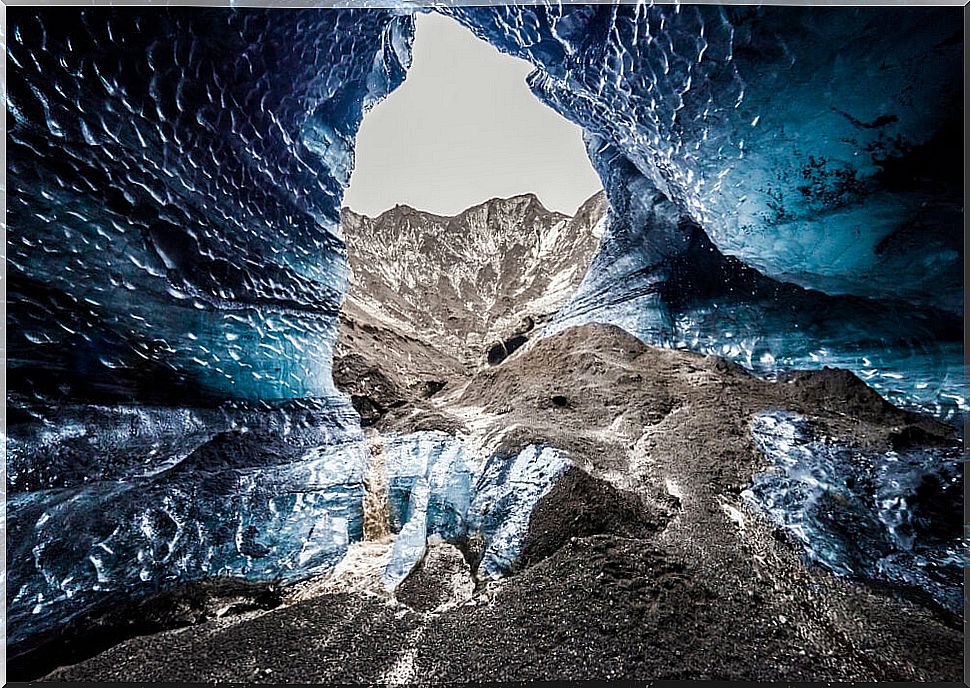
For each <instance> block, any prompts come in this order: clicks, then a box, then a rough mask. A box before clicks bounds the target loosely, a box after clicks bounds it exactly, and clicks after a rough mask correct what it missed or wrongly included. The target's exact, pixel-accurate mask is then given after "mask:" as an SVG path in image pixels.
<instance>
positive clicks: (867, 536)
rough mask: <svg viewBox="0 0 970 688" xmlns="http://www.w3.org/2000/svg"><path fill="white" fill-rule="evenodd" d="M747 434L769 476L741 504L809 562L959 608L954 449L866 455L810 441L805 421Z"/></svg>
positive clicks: (782, 415)
mask: <svg viewBox="0 0 970 688" xmlns="http://www.w3.org/2000/svg"><path fill="white" fill-rule="evenodd" d="M751 433H752V435H753V437H754V440H755V444H756V445H757V447H758V448H759V449H760V450H761V452H763V453H764V455H765V457H766V458H767V459H769V460H770V461H771V462H772V464H773V466H774V468H775V470H773V471H769V472H766V473H762V474H760V475H758V476H756V477H755V479H754V482H753V484H752V485H751V487H750V488H748V489H747V490H745V492H744V498H745V500H746V501H748V502H749V503H751V504H752V505H754V506H755V507H756V508H758V509H760V510H762V511H764V512H765V513H766V514H767V515H768V517H769V518H770V519H771V520H772V521H773V522H775V523H776V524H777V525H778V526H780V527H781V528H783V529H784V530H785V532H787V533H788V534H789V535H790V536H792V538H793V539H794V540H795V541H797V542H798V543H799V544H800V545H801V546H802V547H803V548H804V550H805V553H806V555H807V556H808V558H809V559H811V560H812V561H815V562H818V563H819V564H821V565H822V566H824V567H826V568H828V569H830V570H832V571H835V572H836V573H840V574H843V575H848V576H854V577H857V578H862V579H867V578H868V579H874V580H879V581H888V582H892V583H896V584H899V585H902V586H904V587H909V588H911V589H919V590H923V591H925V592H927V593H929V594H930V595H931V596H932V597H933V598H934V599H935V600H936V601H937V602H938V603H939V604H941V605H942V606H944V607H945V608H947V609H949V610H950V611H952V612H954V613H960V611H961V610H962V609H963V569H964V552H965V551H966V543H965V542H964V539H963V516H962V515H963V480H962V468H963V467H962V465H961V452H960V450H959V448H958V447H939V448H932V449H900V450H899V451H888V452H883V453H877V452H865V451H861V450H858V449H854V448H852V447H849V446H844V445H841V444H838V443H835V442H832V441H829V440H826V439H823V438H820V437H818V436H817V433H816V432H815V431H813V429H812V427H811V425H810V423H808V421H807V420H806V419H805V418H802V417H800V416H798V415H796V414H792V413H786V412H770V413H763V414H761V415H759V416H758V417H757V418H755V420H754V422H753V424H752V428H751Z"/></svg>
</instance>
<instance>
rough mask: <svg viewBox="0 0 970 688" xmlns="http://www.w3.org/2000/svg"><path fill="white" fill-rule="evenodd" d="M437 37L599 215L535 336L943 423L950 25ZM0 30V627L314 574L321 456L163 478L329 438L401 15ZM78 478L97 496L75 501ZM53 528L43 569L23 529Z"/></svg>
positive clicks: (16, 13) (666, 21)
mask: <svg viewBox="0 0 970 688" xmlns="http://www.w3.org/2000/svg"><path fill="white" fill-rule="evenodd" d="M442 11H443V12H445V13H447V14H449V15H451V16H452V17H454V18H455V19H456V20H458V21H459V22H461V23H462V24H463V25H465V26H466V27H468V28H470V29H471V30H472V31H474V32H475V33H476V34H477V35H479V36H480V37H482V38H484V39H485V40H487V41H489V42H490V43H491V44H492V45H494V46H496V47H497V48H498V49H500V50H502V51H506V52H508V53H511V54H513V55H516V56H519V57H521V58H524V59H526V60H528V61H530V62H531V63H532V64H534V65H535V71H533V72H532V74H531V75H530V77H529V79H528V81H529V85H530V87H531V88H532V90H533V92H534V93H535V95H536V96H537V97H538V98H539V99H541V100H542V101H543V102H545V103H547V104H548V105H550V106H551V107H553V108H554V109H555V110H557V111H558V112H559V113H561V114H562V115H563V116H565V117H566V118H568V119H570V120H571V121H573V122H575V123H577V124H578V125H580V126H581V127H582V128H583V129H584V131H585V132H586V143H587V148H588V151H589V155H590V158H591V160H592V162H593V164H594V166H595V168H596V169H597V171H598V173H599V175H600V177H601V178H602V180H603V185H604V188H605V189H606V191H607V194H608V197H609V201H610V205H611V210H610V214H609V218H608V224H607V231H606V235H605V237H604V242H603V248H602V251H601V254H600V255H599V256H598V258H597V259H596V260H595V261H594V264H593V266H592V267H591V269H590V271H589V273H588V275H587V277H586V279H585V281H584V283H583V285H582V286H581V288H580V290H579V293H578V294H577V295H576V296H575V298H574V299H573V301H572V302H571V303H570V304H569V305H568V306H567V307H566V308H565V309H564V310H563V312H562V313H561V314H560V316H559V319H558V324H557V327H564V326H567V325H569V324H572V323H576V322H584V321H589V320H599V321H607V322H614V323H617V324H620V325H621V326H623V327H625V328H627V329H629V330H630V331H632V332H634V333H636V334H637V335H639V336H641V337H642V338H643V339H645V340H646V341H649V342H654V343H659V344H664V345H668V346H682V347H687V348H692V349H696V350H700V351H712V352H717V353H720V354H721V355H725V356H727V357H729V358H733V359H735V360H738V361H740V362H742V363H744V364H746V365H748V366H750V367H752V368H757V369H761V370H764V371H767V372H770V371H771V370H773V369H776V368H784V367H798V366H811V367H818V366H821V365H838V366H844V367H848V368H850V369H852V370H854V371H856V372H857V373H858V374H860V376H862V377H863V378H864V379H866V380H867V381H868V382H869V383H870V384H872V385H873V386H875V387H876V388H877V389H879V390H880V391H881V392H882V393H883V394H885V395H886V396H887V397H889V398H890V399H892V400H894V401H897V402H901V403H905V404H908V405H912V406H918V407H922V408H925V409H927V410H929V411H931V412H933V413H936V414H937V415H940V416H943V417H946V416H948V415H950V416H952V414H953V413H955V412H958V411H959V410H962V409H964V408H965V402H964V399H963V396H962V394H963V373H962V368H961V365H962V348H961V342H960V339H961V327H960V323H961V313H962V308H963V295H962V262H963V241H962V231H961V227H962V198H961V187H962V184H961V179H962V177H961V174H962V173H961V172H960V170H961V169H962V165H961V164H960V163H961V151H962V146H961V145H960V141H961V140H962V139H961V136H962V133H961V132H962V129H961V124H960V123H961V120H962V115H963V112H962V97H963V93H962V71H961V70H962V50H963V36H962V29H961V26H962V21H961V17H962V15H961V14H960V10H959V9H958V8H949V9H940V8H933V9H930V8H905V9H890V8H779V7H772V8H758V7H740V6H738V7H716V6H680V7H678V6H648V5H644V4H630V5H614V6H609V5H598V6H581V5H558V4H540V5H536V6H497V7H475V8H472V7H468V8H450V9H446V10H442ZM7 16H8V21H9V25H8V36H9V41H8V46H7V50H8V53H7V56H8V75H7V88H8V100H7V112H8V118H7V123H8V127H9V130H8V138H7V145H8V148H7V151H8V153H7V154H8V158H7V160H8V168H7V182H8V201H9V202H8V227H9V232H8V245H7V275H8V280H9V282H8V316H7V318H8V319H7V325H8V337H7V339H8V347H9V349H8V384H9V396H10V402H9V403H10V410H9V422H10V430H9V433H10V434H9V444H8V462H9V463H8V471H9V476H8V484H9V485H10V490H11V495H12V496H11V498H10V503H9V505H8V506H9V510H10V513H11V514H12V517H11V518H12V522H11V524H10V526H9V528H10V534H11V542H12V543H15V544H13V545H12V549H11V553H10V557H11V560H12V561H20V560H23V561H24V562H28V563H30V564H31V566H33V568H31V566H28V568H29V569H30V570H29V571H26V572H20V573H18V572H17V571H13V572H11V573H10V581H9V583H10V585H9V587H10V590H11V595H13V596H14V597H13V598H11V599H12V602H11V611H12V613H13V614H14V617H16V613H17V610H18V609H20V610H25V611H24V612H23V613H28V614H29V613H30V610H31V609H33V610H34V611H37V610H38V609H47V608H48V607H46V606H45V605H47V604H48V603H50V601H51V600H52V599H54V598H56V599H61V600H64V599H68V598H72V596H83V595H86V594H89V593H90V591H91V590H92V589H97V588H98V586H101V587H102V588H104V589H108V588H110V587H111V586H112V585H115V586H116V587H117V586H118V585H120V584H118V583H117V581H114V582H112V581H113V579H112V576H116V577H121V578H123V579H124V580H128V579H129V578H130V579H132V580H136V581H137V580H141V581H147V580H153V576H157V575H162V574H161V573H159V572H165V571H168V572H171V571H172V570H178V571H212V570H237V569H238V568H239V567H243V568H245V566H247V565H249V564H251V563H252V554H251V553H252V552H256V551H262V550H261V549H260V548H263V549H266V548H267V547H268V548H269V549H266V551H273V552H276V550H274V549H273V548H274V547H276V546H277V545H276V544H275V542H270V543H267V542H266V541H265V540H264V541H261V542H255V541H252V542H251V540H252V539H253V531H252V530H250V528H255V529H256V532H276V531H274V528H275V526H273V525H272V524H273V523H276V522H277V521H274V520H273V519H277V520H279V519H281V518H282V517H281V516H280V514H284V515H285V514H290V515H293V514H298V515H302V516H301V517H294V518H291V519H290V520H289V521H286V522H287V523H288V524H289V526H288V527H292V528H294V529H295V530H294V531H293V533H291V534H292V535H293V539H294V540H297V541H298V540H300V539H301V538H303V542H304V545H303V546H304V549H303V550H300V551H297V552H289V553H288V554H286V556H288V557H290V559H288V561H289V560H292V561H295V562H298V564H299V565H303V564H305V563H306V562H307V561H309V562H310V564H311V565H313V564H314V562H321V561H325V560H326V559H327V557H328V556H329V554H328V553H330V552H331V551H330V550H328V549H327V547H328V546H330V545H331V544H332V541H327V542H328V543H329V544H326V543H324V544H321V545H320V546H319V547H318V548H316V549H313V543H312V542H309V543H307V541H306V537H305V534H303V530H301V529H309V532H315V531H313V525H312V522H311V521H312V520H313V519H315V518H318V515H313V514H312V509H311V506H312V502H313V500H314V499H316V498H321V499H322V497H320V495H324V494H327V490H328V489H330V488H332V487H333V485H334V484H336V483H335V482H334V481H337V482H340V481H341V480H343V478H341V477H340V476H339V475H338V476H336V477H334V476H335V474H334V473H333V471H332V470H331V468H332V466H331V464H329V463H328V461H331V459H332V457H330V458H327V457H322V456H316V457H314V456H308V455H301V457H302V458H300V459H299V461H298V462H297V463H296V464H288V465H287V467H286V468H285V469H283V468H274V469H272V470H266V471H263V472H261V473H247V472H246V471H244V470H242V469H251V468H253V467H254V466H256V467H259V466H262V465H263V464H261V463H259V461H263V462H265V461H266V459H265V457H264V458H261V459H259V460H258V461H257V459H256V458H254V456H253V455H248V454H247V455H244V456H242V457H240V456H239V455H237V454H233V455H232V456H229V455H228V454H225V453H220V450H219V449H218V446H216V447H215V448H213V447H211V446H208V445H206V446H207V447H208V448H207V449H206V450H205V451H206V452H208V453H209V454H213V456H215V457H216V459H214V460H217V461H218V463H219V466H221V468H220V470H221V471H223V473H219V472H218V471H217V472H211V471H209V472H207V473H206V476H207V478H206V480H198V479H195V478H193V477H192V476H191V475H190V470H189V469H190V468H191V466H192V465H194V464H193V463H192V461H189V462H188V464H186V463H185V462H184V461H183V459H185V458H186V456H187V455H188V456H189V457H190V458H191V457H192V456H195V458H194V459H193V461H196V462H198V461H202V460H203V458H204V457H202V456H201V455H200V456H196V455H195V454H191V452H192V451H193V448H195V447H199V446H200V444H201V443H202V442H204V441H207V440H208V439H209V438H211V437H212V436H213V434H214V433H217V432H227V433H237V434H238V433H243V434H245V433H255V435H256V436H262V435H260V433H264V434H265V435H266V436H270V435H272V436H274V437H280V436H283V437H287V438H289V439H288V440H287V442H290V444H291V445H293V446H299V447H307V446H313V445H314V444H320V443H321V442H322V440H321V439H320V438H321V437H323V438H324V439H327V438H330V439H332V437H336V436H340V437H356V436H358V435H359V428H357V427H356V425H355V422H354V418H353V417H352V413H351V412H349V411H347V408H346V404H344V402H343V401H342V400H341V399H340V398H339V397H338V396H337V395H336V392H335V390H334V388H333V385H332V381H331V376H330V359H331V346H332V342H333V338H334V333H335V316H336V313H337V311H338V309H339V306H340V300H341V297H342V294H343V292H344V290H345V288H346V283H347V265H346V256H345V252H344V248H343V245H342V242H341V240H340V239H339V238H338V209H339V207H340V204H341V198H342V195H343V193H344V190H345V188H346V186H347V183H348V181H349V177H350V173H351V170H352V167H353V159H354V158H353V147H354V137H355V134H356V132H357V129H358V126H359V124H360V122H361V119H362V116H363V113H364V112H365V111H366V109H367V108H369V107H370V106H372V105H374V104H375V103H377V102H378V101H379V100H380V99H382V98H383V97H384V96H385V95H387V93H389V92H390V91H391V90H393V89H394V88H395V87H397V86H398V85H399V84H400V83H401V82H402V80H403V78H404V76H405V73H406V70H407V67H408V64H409V61H410V45H411V41H412V39H413V16H412V15H411V14H409V13H408V12H406V11H403V10H390V9H341V10H299V11H297V10H287V11H271V10H255V9H253V10H250V9H246V10H225V9H207V10H199V9H187V8H166V9H164V10H160V9H156V8H138V9H134V8H119V9H111V8H84V9H70V10H67V9H63V8H44V9H39V8H29V9H28V8H10V10H9V12H8V15H7ZM260 409H263V410H264V413H260ZM355 433H356V435H355ZM252 436H253V435H247V437H252ZM294 438H295V439H294ZM330 439H327V441H330ZM247 441H248V440H247ZM139 447H140V448H141V449H143V450H144V451H141V453H138V451H135V449H137V448H139ZM133 448H135V449H133ZM286 451H289V450H283V449H280V450H279V452H278V454H277V458H279V460H280V465H282V464H283V463H284V459H285V458H286V457H287V456H289V455H288V454H287V453H286ZM348 451H349V450H348ZM135 455H137V456H138V457H140V458H139V459H138V461H135V460H134V459H133V458H132V457H133V456H135ZM207 456H208V454H207ZM280 457H282V458H280ZM209 459H212V456H209ZM345 459H346V460H342V462H338V463H340V465H341V471H349V472H350V473H353V474H354V475H357V473H355V471H357V472H359V471H360V470H362V469H361V467H360V460H362V459H360V457H358V456H357V455H356V454H354V455H353V456H351V457H350V458H347V457H345ZM180 462H181V463H180ZM247 462H248V463H247ZM186 466H188V467H189V468H186ZM347 466H351V467H352V468H347ZM241 475H243V476H250V475H258V477H254V478H252V480H250V482H248V483H246V484H245V485H244V486H243V487H244V488H245V489H242V488H239V486H238V484H237V483H236V482H232V481H237V482H238V481H239V480H241V478H240V476H241ZM227 476H229V477H227ZM230 478H231V479H230ZM104 480H108V481H111V480H114V481H117V482H114V483H112V482H99V483H98V485H100V487H99V488H98V489H101V490H107V491H108V492H110V495H108V494H100V493H97V494H95V493H92V492H90V490H88V491H84V490H82V489H81V488H80V486H82V485H84V484H86V483H88V482H90V481H104ZM246 480H249V478H246ZM348 480H349V478H348ZM207 481H208V482H207ZM294 481H295V482H296V483H299V484H301V485H304V486H309V487H305V488H304V489H305V490H306V491H307V493H308V496H306V497H305V499H304V497H303V496H302V495H301V498H300V499H299V500H294V499H292V498H291V497H292V494H291V493H292V490H291V489H290V486H292V484H294ZM244 482H245V481H244ZM345 482H346V481H345ZM229 483H232V485H234V486H235V487H233V488H232V490H230V489H229V488H226V487H225V486H226V485H227V484H229ZM153 490H154V492H153ZM220 490H222V492H219V491H220ZM125 491H127V492H125ZM122 493H124V494H127V495H128V496H127V497H125V496H124V494H122ZM153 494H154V495H157V501H158V504H157V505H156V506H154V507H152V509H154V510H153V511H151V512H150V513H149V512H148V511H145V509H148V507H147V506H143V505H144V504H147V503H149V502H151V501H152V499H154V497H151V495H153ZM213 494H218V495H221V496H219V497H218V498H217V497H213V496H212V495H213ZM240 494H242V495H244V496H243V497H240V496H239V495H240ZM266 494H269V495H284V494H285V495H288V496H287V497H286V498H285V499H284V498H283V497H278V498H277V497H271V498H265V499H264V498H262V497H260V495H264V496H265V495H266ZM119 495H121V496H119ZM314 495H315V496H314ZM109 497H110V498H111V499H113V500H114V501H112V502H111V504H113V505H114V506H112V507H110V509H109V508H108V507H105V506H104V505H105V504H106V503H107V502H106V501H105V500H108V499H109ZM352 497H353V495H350V496H348V497H347V498H348V499H350V498H352ZM260 499H262V501H260ZM274 499H275V500H276V501H273V500H274ZM206 500H208V501H206ZM247 500H248V501H247ZM267 500H269V501H267ZM200 504H208V507H207V509H208V510H206V509H203V511H205V513H195V512H196V511H198V510H199V508H200V507H199V505H200ZM308 505H309V506H308ZM209 507H211V508H209ZM111 509H116V511H111ZM139 509H143V510H142V511H139ZM193 509H195V511H193ZM104 513H109V514H110V517H109V516H104V517H103V518H102V519H101V520H100V521H99V520H98V518H97V517H96V516H97V514H104ZM213 513H219V514H220V515H221V517H220V520H221V523H218V522H214V521H213V519H212V514H213ZM51 514H54V516H56V518H54V520H50V519H51ZM58 514H60V516H58ZM72 514H73V516H72ZM71 518H74V519H75V521H76V523H77V524H82V525H83V528H82V525H77V528H78V531H77V532H78V537H77V538H76V541H72V542H71V543H64V542H58V541H57V539H56V533H52V532H47V531H45V530H44V529H45V528H47V529H56V530H58V531H59V532H64V528H69V527H71V525H70V524H71V523H72V521H71ZM301 518H303V520H301ZM284 520H285V519H284ZM48 521H49V522H48ZM331 521H333V519H331ZM82 522H83V523H82ZM45 523H47V525H46V526H45V525H44V524H45ZM118 523H122V524H126V525H124V526H118V527H117V528H116V529H115V530H112V528H115V525H117V524H118ZM226 523H229V524H230V525H226ZM328 523H329V524H330V525H329V526H328V527H331V526H333V527H337V526H335V525H334V523H335V522H328ZM186 524H190V525H191V528H188V527H187V526H186ZM254 524H256V525H254ZM338 525H339V524H338ZM343 527H344V531H343V532H346V522H345V523H344V524H343ZM18 528H19V529H20V530H18ZM125 528H127V529H128V530H124V529H125ZM227 528H228V529H229V530H228V531H227V530H226V529H227ZM233 528H234V529H235V530H233ZM99 529H101V530H99ZM118 529H121V530H118ZM82 530H84V534H83V536H82V535H81V531H82ZM325 530H326V529H322V530H321V532H323V531H325ZM102 531H103V532H102ZM189 531H191V533H189ZM224 531H225V532H224ZM327 532H329V531H327ZM166 533H169V535H166ZM187 533H188V534H187ZM14 536H17V537H16V538H15V537H14ZM17 538H19V540H18V539H17ZM112 538H114V539H112ZM139 538H140V539H139ZM247 538H248V539H247ZM281 539H282V536H281ZM139 542H143V543H147V544H143V545H142V544H138V543H139ZM160 542H161V543H164V546H162V545H160V544H159V543H160ZM240 543H242V544H240ZM325 545H326V546H325ZM280 546H281V547H282V545H280ZM59 547H60V548H61V549H58V548H59ZM306 547H309V548H310V549H309V550H306ZM65 548H66V549H65ZM126 548H129V549H131V552H130V557H129V559H127V560H126V559H125V556H127V555H126V554H125V552H126V551H127V549H126ZM220 548H222V549H220ZM66 550H70V551H66ZM247 551H248V552H250V554H246V552H247ZM45 552H46V553H45ZM274 556H275V555H274ZM247 557H249V559H247ZM106 558H107V559H111V560H112V561H116V562H121V563H116V564H115V565H114V566H115V569H112V568H111V566H110V565H109V563H110V562H109V563H105V562H106ZM281 558H285V557H284V556H283V554H282V553H280V554H279V557H278V558H277V560H278V561H279V560H281ZM89 560H90V561H91V562H92V564H91V566H90V567H88V568H89V569H90V570H84V571H81V570H80V569H78V568H76V567H75V568H71V567H70V566H68V565H67V564H63V562H77V561H89ZM125 561H128V563H127V564H126V563H124V562H125ZM247 562H248V564H247ZM295 565H296V564H295ZM247 570H249V569H247ZM111 571H115V573H110V572H111ZM117 571H122V572H123V573H117ZM38 572H41V573H42V576H43V580H42V581H40V582H37V577H38V575H40V574H38ZM165 575H168V574H165ZM18 576H19V577H18ZM35 583H36V584H35ZM45 586H46V587H45ZM92 586H93V587H92ZM52 596H53V597H52ZM58 596H59V597H58ZM35 605H36V606H35Z"/></svg>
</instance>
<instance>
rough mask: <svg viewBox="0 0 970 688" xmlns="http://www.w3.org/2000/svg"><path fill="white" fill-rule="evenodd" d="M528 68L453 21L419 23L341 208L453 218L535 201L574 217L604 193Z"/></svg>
mask: <svg viewBox="0 0 970 688" xmlns="http://www.w3.org/2000/svg"><path fill="white" fill-rule="evenodd" d="M531 69H532V68H531V66H530V65H529V64H528V63H527V62H525V61H523V60H519V59H518V58H514V57H510V56H508V55H503V54H501V53H499V52H498V50H496V49H495V48H493V47H492V46H490V45H489V44H487V43H485V42H484V41H481V40H479V39H478V38H477V37H476V36H475V35H474V34H472V33H471V32H470V31H468V30H467V29H465V28H464V27H462V26H461V25H459V24H458V23H457V22H455V21H454V20H453V19H450V18H448V17H443V16H441V15H439V14H420V15H418V17H417V28H416V34H415V40H414V60H413V63H412V65H411V69H409V70H408V74H407V78H406V79H405V81H404V83H403V84H401V86H400V87H399V88H398V89H397V90H395V91H394V92H392V93H391V94H390V95H389V96H388V97H387V99H386V100H384V101H383V102H382V103H380V104H379V105H377V106H376V107H375V108H374V109H373V110H371V111H370V112H369V113H367V114H366V115H365V116H364V120H363V122H362V123H361V127H360V133H359V134H358V136H357V145H356V168H355V170H354V173H353V176H352V177H351V181H350V189H349V190H348V191H347V194H346V195H345V196H344V205H347V206H349V207H350V208H351V209H353V210H354V211H356V212H358V213H363V214H365V215H369V216H371V217H373V216H375V215H378V214H380V213H381V212H383V211H385V210H387V209H388V208H392V207H394V206H395V205H397V204H399V203H400V204H404V205H409V206H411V207H413V208H418V209H419V210H426V211H428V212H432V213H437V214H440V215H454V214H457V213H458V212H460V211H462V210H464V209H466V208H469V207H471V206H473V205H476V204H478V203H481V202H482V201H486V200H488V199H490V198H495V197H508V196H514V195H517V194H522V193H528V192H532V193H534V194H535V195H536V196H538V197H539V199H540V200H541V201H542V203H543V205H545V206H546V207H547V208H549V209H550V210H558V211H560V212H563V213H567V214H570V215H571V214H573V213H574V212H575V211H576V209H577V207H578V206H579V205H580V204H581V203H582V202H583V201H585V200H586V199H587V198H589V197H590V196H592V195H593V194H594V193H596V192H597V191H599V189H600V188H601V186H602V185H601V183H600V180H599V178H598V177H597V176H596V173H595V172H594V171H593V168H592V165H591V164H590V162H589V159H588V158H587V157H586V149H585V147H584V146H583V140H582V132H581V130H580V128H579V127H577V126H576V125H574V124H573V123H571V122H569V121H567V120H566V119H564V118H563V117H561V116H560V115H559V114H557V113H556V112H555V111H553V110H552V109H551V108H549V107H547V106H546V105H543V104H542V103H541V102H539V100H538V99H537V98H536V97H535V96H534V95H533V94H532V93H531V92H530V91H529V87H528V86H527V85H526V83H525V76H526V75H527V74H528V73H529V72H530V71H531Z"/></svg>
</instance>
